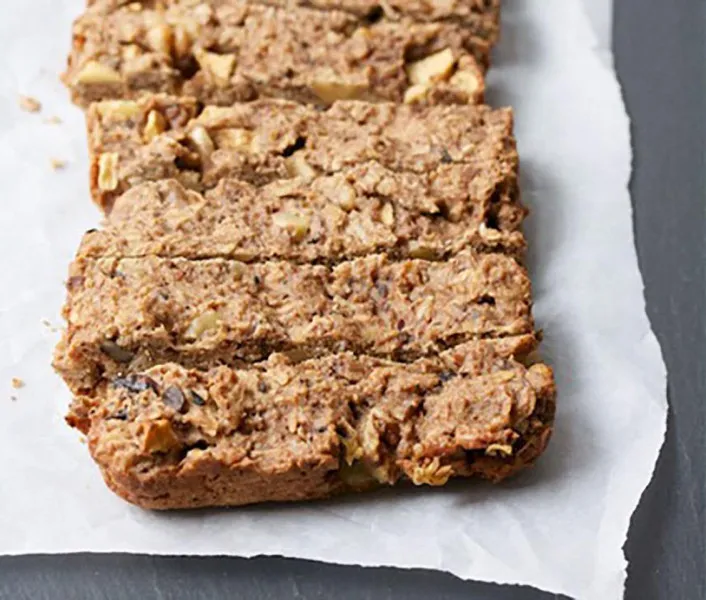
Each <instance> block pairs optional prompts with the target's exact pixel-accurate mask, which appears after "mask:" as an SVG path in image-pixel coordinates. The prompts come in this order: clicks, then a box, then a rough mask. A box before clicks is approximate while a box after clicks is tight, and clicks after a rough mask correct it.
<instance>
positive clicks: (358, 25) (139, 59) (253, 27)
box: [64, 0, 489, 106]
mask: <svg viewBox="0 0 706 600" xmlns="http://www.w3.org/2000/svg"><path fill="white" fill-rule="evenodd" d="M469 47H470V48H471V51H469V49H468V48H469ZM488 49H489V45H488V42H487V41H485V40H480V39H479V38H476V37H475V36H474V35H473V33H472V32H471V31H470V30H469V29H466V28H464V27H463V26H460V25H455V24H453V23H448V22H446V23H445V22H437V23H415V22H410V21H409V20H403V21H392V20H389V19H383V20H381V21H379V22H377V23H374V24H369V23H367V22H365V21H361V19H359V18H357V17H355V16H354V15H353V14H351V13H346V12H341V11H320V10H312V9H308V8H301V7H290V8H287V9H283V8H276V7H271V6H263V5H261V4H257V3H253V2H250V1H249V0H228V1H227V2H226V1H219V0H170V1H168V2H160V3H157V2H144V3H138V2H133V3H129V4H124V3H120V4H119V5H117V4H116V3H115V2H114V1H113V0H107V1H105V0H96V1H95V2H93V3H92V4H91V5H90V6H89V7H88V8H87V10H86V12H85V13H84V14H83V15H82V16H81V17H80V18H79V19H78V20H77V21H76V22H75V24H74V28H73V47H72V51H71V54H70V56H69V64H68V69H67V71H66V73H65V75H64V81H65V82H66V84H67V85H68V86H69V88H70V89H71V94H72V97H73V100H74V101H75V102H76V103H78V104H80V105H82V106H87V105H88V104H90V103H91V102H94V101H97V100H103V99H108V98H123V99H125V98H132V97H137V96H138V95H139V94H140V93H143V92H166V93H172V94H183V95H187V96H194V97H196V98H198V99H199V100H201V101H203V102H209V103H214V104H221V105H229V104H232V103H234V102H244V101H250V100H253V99H255V98H257V97H279V98H288V99H291V100H296V101H299V102H304V103H314V104H319V105H322V106H325V105H328V104H330V103H331V102H333V101H334V100H336V99H352V98H355V99H359V100H369V101H384V100H387V101H394V102H402V101H405V100H406V101H412V100H413V101H415V102H430V103H436V102H443V103H449V102H452V103H461V104H464V103H468V102H480V101H482V98H483V87H484V82H483V70H482V63H483V61H485V60H486V59H487V52H488ZM472 51H475V52H476V54H477V55H479V56H480V57H481V64H479V62H478V61H477V60H476V58H475V57H474V56H473V54H472ZM436 55H439V56H438V57H436V58H432V59H431V61H426V62H424V63H419V61H421V60H424V59H427V58H429V57H435V56H436ZM420 64H421V66H422V68H419V67H420ZM419 85H422V86H423V89H422V88H420V87H418V86H419ZM415 86H417V87H415ZM412 88H413V90H412V91H411V92H410V91H409V90H410V89H412Z"/></svg>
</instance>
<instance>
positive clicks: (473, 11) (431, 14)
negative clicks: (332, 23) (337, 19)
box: [259, 0, 500, 59]
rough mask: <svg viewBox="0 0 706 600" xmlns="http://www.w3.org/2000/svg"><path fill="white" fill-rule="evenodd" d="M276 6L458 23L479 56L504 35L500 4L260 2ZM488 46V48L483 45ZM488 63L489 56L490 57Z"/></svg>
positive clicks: (454, 0)
mask: <svg viewBox="0 0 706 600" xmlns="http://www.w3.org/2000/svg"><path fill="white" fill-rule="evenodd" d="M259 1H260V2H262V3H263V4H272V5H274V6H283V7H291V6H307V7H311V8H318V9H320V10H342V11H345V12H350V13H353V14H354V15H356V16H357V17H359V18H361V19H365V20H367V21H368V22H376V21H378V20H380V19H389V20H392V21H399V20H400V19H405V18H407V19H411V20H413V21H418V22H438V21H442V22H444V21H445V22H450V23H458V24H459V25H462V26H463V27H464V28H465V29H467V30H468V31H469V34H471V35H472V36H473V37H472V38H471V40H470V43H472V44H474V45H475V46H477V48H478V50H477V52H478V53H479V54H480V53H483V54H481V56H483V55H485V53H487V51H488V48H489V47H490V46H492V45H493V44H494V43H495V42H496V41H497V39H498V34H499V31H500V0H450V1H449V0H445V1H444V2H438V1H437V2H434V1H431V2H430V1H429V0H385V1H383V2H381V1H380V0H259ZM483 42H485V44H484V43H483ZM486 59H487V55H486Z"/></svg>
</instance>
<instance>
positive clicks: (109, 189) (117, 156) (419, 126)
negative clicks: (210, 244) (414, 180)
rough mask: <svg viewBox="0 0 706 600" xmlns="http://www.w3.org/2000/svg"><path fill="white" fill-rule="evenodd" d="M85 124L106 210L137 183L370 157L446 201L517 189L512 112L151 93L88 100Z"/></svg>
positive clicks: (320, 171)
mask: <svg viewBox="0 0 706 600" xmlns="http://www.w3.org/2000/svg"><path fill="white" fill-rule="evenodd" d="M87 125H88V137H89V154H90V163H91V178H90V183H91V191H92V194H93V197H94V200H95V201H96V203H97V204H98V205H99V206H100V207H101V208H102V209H103V210H104V211H105V212H109V211H110V209H111V207H112V203H113V202H114V201H115V199H116V198H117V197H119V196H120V195H121V194H122V193H124V192H125V191H127V190H128V189H130V188H131V187H134V186H135V185H137V184H138V183H141V182H145V181H159V180H161V179H167V178H173V179H177V180H178V181H180V182H181V183H182V184H183V185H184V186H185V187H188V188H191V189H194V190H196V191H199V192H204V191H206V190H209V189H212V188H213V187H215V186H216V185H217V184H218V182H219V181H220V180H221V179H223V178H225V177H229V178H237V179H242V180H244V181H248V182H249V183H252V184H253V185H257V186H259V185H264V184H266V183H269V182H272V181H275V180H278V179H287V178H292V177H302V178H305V179H311V178H313V177H315V176H316V175H333V174H336V173H337V172H339V171H340V170H341V169H343V168H346V167H360V166H361V165H363V164H364V163H368V162H371V161H374V162H377V163H379V164H380V165H381V166H382V167H384V168H386V169H388V170H390V171H392V172H395V173H407V172H413V173H417V174H418V175H420V176H425V178H426V181H427V183H426V184H425V185H434V186H435V187H436V188H437V189H438V195H445V196H449V197H450V198H453V197H455V196H457V195H458V194H459V193H464V192H465V191H466V190H464V188H463V186H464V185H467V184H468V185H472V186H475V185H481V186H484V187H488V186H498V187H504V188H506V189H508V190H514V191H513V193H514V194H515V195H517V192H516V186H517V171H518V158H517V150H516V143H515V138H514V135H513V115H512V111H511V110H510V109H499V110H493V109H491V108H489V107H487V106H456V107H452V106H430V107H423V108H422V107H417V108H413V107H410V106H405V105H395V104H389V103H367V102H356V101H345V102H337V103H335V104H334V105H333V106H332V107H330V108H329V109H327V110H325V111H317V110H315V109H314V108H312V107H307V106H303V105H300V104H296V103H292V102H287V101H277V100H260V101H255V102H251V103H240V104H235V105H233V106H228V107H216V106H206V107H205V108H201V107H199V105H198V104H197V103H196V101H195V100H193V99H188V98H176V97H173V96H167V95H163V94H157V95H148V96H145V97H143V98H140V99H138V100H135V101H132V100H127V101H125V100H118V101H106V102H99V103H96V104H93V105H92V106H91V107H90V109H89V110H88V113H87ZM462 166H464V167H465V169H464V168H462ZM470 174H472V177H471V176H470ZM471 180H472V181H471ZM451 185H453V186H455V188H456V189H451V187H450V186H451ZM376 191H379V192H380V193H382V194H384V193H385V191H386V190H385V186H384V185H381V186H378V189H377V190H376ZM499 193H502V192H499Z"/></svg>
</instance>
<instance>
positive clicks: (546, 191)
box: [0, 0, 666, 600]
mask: <svg viewBox="0 0 706 600" xmlns="http://www.w3.org/2000/svg"><path fill="white" fill-rule="evenodd" d="M83 4H84V2H83V0H26V1H25V2H14V3H11V5H9V6H7V7H6V10H4V11H3V15H2V19H0V39H2V40H3V52H2V54H0V190H1V192H2V205H1V206H0V456H1V457H2V459H1V460H0V553H4V554H20V553H44V552H47V553H53V552H77V551H95V552H109V551H123V552H143V553H159V554H228V555H239V556H252V555H256V554H273V555H286V556H293V557H302V558H309V559H319V560H324V561H330V562H337V563H347V564H359V565H393V566H398V567H425V568H430V569H441V570H445V571H450V572H452V573H455V574H456V575H458V576H459V577H463V578H469V579H470V578H473V579H480V580H486V581H496V582H505V583H521V584H527V585H532V586H536V587H538V588H542V589H545V590H550V591H552V592H558V593H564V594H567V595H569V596H573V597H576V598H580V599H594V598H597V599H601V600H609V599H616V598H619V597H621V595H622V590H623V584H624V580H625V566H626V563H625V559H624V557H623V551H622V546H623V543H624V542H625V539H626V532H627V529H628V523H629V519H630V516H631V514H632V512H633V510H634V509H635V506H636V505H637V502H638V500H639V497H640V495H641V493H642V491H643V489H644V488H645V486H646V485H647V483H648V481H649V479H650V476H651V474H652V471H653V468H654V464H655V460H656V458H657V454H658V451H659V448H660V445H661V443H662V439H663V434H664V429H665V415H666V401H665V370H664V366H663V362H662V359H661V357H660V350H659V347H658V345H657V342H656V340H655V337H654V335H653V334H652V332H651V330H650V326H649V323H648V321H647V318H646V316H645V310H644V304H643V294H642V281H641V278H640V274H639V272H638V267H637V261H636V257H635V250H634V247H633V234H632V221H631V208H630V198H629V195H628V191H627V184H628V178H629V175H630V161H631V152H630V140H629V126H628V125H629V124H628V119H627V117H626V114H625V109H624V107H623V103H622V101H621V95H620V88H619V86H618V83H617V81H616V78H615V75H614V73H613V72H612V71H611V70H610V69H609V67H608V66H607V65H608V64H609V63H606V62H605V61H604V60H603V59H602V58H601V56H600V51H599V50H598V47H599V43H598V40H597V38H596V37H595V36H594V33H593V30H592V28H591V26H590V25H589V20H588V18H587V16H586V14H585V13H584V12H583V8H582V3H581V2H580V0H516V1H514V2H513V1H509V0H507V1H506V2H505V6H506V8H505V16H504V31H503V41H502V44H501V46H500V48H499V51H498V53H497V58H496V64H497V66H496V67H495V69H494V70H493V72H492V74H491V76H490V84H491V88H492V90H493V91H492V94H491V100H492V101H493V102H494V103H496V104H501V103H502V104H512V105H513V106H515V108H516V110H517V136H518V139H519V148H520V153H521V157H522V179H523V182H522V183H523V188H524V199H525V200H526V202H527V204H528V205H529V206H530V207H531V209H532V216H531V218H530V219H529V221H528V223H527V234H528V237H529V242H530V245H531V252H530V265H531V270H532V274H533V278H534V284H535V293H536V300H537V304H536V316H537V319H538V322H539V324H540V325H541V326H542V327H543V328H544V330H545V334H546V341H545V343H544V346H543V352H544V355H545V357H546V359H547V360H548V361H549V362H550V363H551V364H552V365H553V366H554V367H555V369H556V374H557V381H558V387H559V411H558V417H557V423H556V433H555V436H554V439H553V441H552V443H551V444H550V447H549V450H548V453H547V454H546V456H545V457H544V458H543V460H541V461H540V463H539V464H538V466H537V467H536V468H535V469H534V470H533V471H532V472H530V473H528V474H526V475H524V476H521V477H519V478H518V479H516V480H514V481H512V482H509V483H508V484H507V485H500V486H491V485H486V484H482V483H473V482H459V483H457V484H454V485H452V486H450V488H449V489H439V490H429V489H426V490H411V491H401V492H400V491H395V490H390V491H386V492H385V493H378V494H371V495H367V496H366V495H362V496H358V497H351V498H344V499H340V500H336V501H330V502H324V503H312V504H303V505H299V506H283V507H253V508H247V509H241V510H230V511H213V512H197V513H188V514H183V513H182V514H154V513H150V512H144V511H141V510H139V509H136V508H134V507H131V506H128V505H127V504H125V503H124V502H122V501H121V500H119V499H118V498H116V497H114V496H113V495H112V494H111V493H110V492H109V491H108V490H107V489H106V488H105V487H104V485H103V483H102V481H101V479H100V476H99V474H98V471H97V469H96V468H95V467H94V466H93V464H92V462H91V461H90V459H89V457H88V452H87V450H86V448H85V446H84V445H82V444H81V443H80V441H79V436H78V435H76V434H75V433H74V432H72V431H70V430H69V428H68V427H66V426H65V425H64V424H63V422H62V417H63V414H64V411H65V409H66V407H67V405H68V402H69V395H68V393H67V391H66V390H65V389H64V386H63V385H62V383H61V381H60V380H59V379H58V378H57V377H56V376H55V375H54V374H53V373H52V371H51V369H50V366H49V362H50V359H51V353H52V347H53V345H54V343H55V341H56V339H57V337H58V334H57V333H56V332H52V331H51V329H50V328H48V327H47V326H46V325H45V324H43V323H42V320H43V319H48V320H49V321H50V322H51V323H52V324H55V325H56V324H58V323H59V322H60V321H59V308H60V305H61V303H62V302H63V298H64V290H63V287H62V281H63V279H64V277H65V274H66V269H67V265H68V263H69V261H70V260H71V257H72V254H73V252H74V250H75V248H76V246H77V244H78V242H79V239H80V236H81V234H82V232H83V231H84V230H85V229H87V228H89V227H92V226H95V224H96V222H97V220H98V213H97V211H96V210H95V209H94V208H93V207H92V206H91V203H90V201H89V197H88V190H87V164H86V143H85V134H84V129H83V120H82V116H81V114H80V113H79V111H78V110H77V109H75V108H73V107H71V106H70V105H69V103H68V100H67V94H66V92H65V90H64V89H63V88H62V87H61V85H60V84H59V82H58V81H57V73H58V72H59V71H60V70H61V68H62V66H63V61H64V55H65V53H66V50H67V47H68V43H69V26H70V22H71V19H72V18H73V17H74V16H75V15H76V14H77V13H78V12H79V11H80V10H81V7H82V6H83ZM604 33H605V32H604ZM18 94H31V95H33V96H36V97H37V98H38V99H40V100H41V101H42V104H43V110H42V112H41V114H39V115H37V114H27V113H24V112H22V111H20V110H19V108H18V106H17V96H18ZM53 115H57V116H60V117H61V119H62V120H63V123H62V124H60V125H51V124H46V123H45V122H44V121H43V120H44V119H45V118H47V117H50V116H53ZM52 158H57V159H62V160H66V161H68V164H67V167H66V168H65V169H64V170H61V171H56V172H55V171H53V170H52V169H51V167H50V160H51V159H52ZM13 377H18V378H21V379H22V380H24V382H25V386H24V387H22V388H21V389H14V388H13V387H12V386H11V379H12V378H13ZM13 397H14V399H13Z"/></svg>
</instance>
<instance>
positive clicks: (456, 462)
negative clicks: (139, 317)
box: [68, 336, 555, 509]
mask: <svg viewBox="0 0 706 600" xmlns="http://www.w3.org/2000/svg"><path fill="white" fill-rule="evenodd" d="M533 342H534V340H533V338H532V336H522V337H519V338H508V339H504V340H487V341H476V342H471V343H468V344H463V345H460V346H457V347H456V348H454V349H452V350H449V351H445V352H443V353H441V354H440V355H438V356H436V357H433V358H428V359H422V360H419V361H417V362H415V363H413V364H411V365H410V364H399V363H395V362H391V361H385V360H380V359H375V358H370V357H365V356H363V357H361V356H356V355H353V354H350V353H338V354H334V355H329V356H325V357H322V358H317V359H311V360H307V361H303V362H298V363H295V362H292V361H290V360H289V359H287V358H286V357H283V356H279V355H273V356H271V357H270V359H269V360H268V361H267V362H266V363H263V364H256V365H252V366H250V367H248V368H244V369H238V370H234V369H232V368H230V367H227V366H219V367H215V368H213V369H210V370H207V371H201V370H189V369H186V368H184V367H182V366H179V365H176V364H164V365H160V366H157V367H154V368H151V369H148V370H146V371H144V372H140V373H134V374H132V375H130V376H127V377H118V378H115V379H113V380H112V381H110V382H106V383H105V384H104V388H103V391H102V393H101V395H100V398H96V397H95V396H92V397H79V398H77V399H76V401H75V402H74V404H73V406H72V410H71V413H70V414H69V417H68V419H69V422H71V423H72V424H73V425H74V426H76V427H78V428H79V429H81V431H83V432H84V433H86V434H87V437H88V444H89V448H90V451H91V454H92V456H93V457H94V459H95V460H96V462H97V463H98V465H99V466H100V468H101V471H102V473H103V476H104V478H105V480H106V483H107V484H108V485H109V486H110V487H111V488H112V489H113V490H114V491H115V492H116V493H117V494H119V495H120V496H122V497H123V498H125V499H126V500H128V501H130V502H132V503H135V504H138V505H140V506H143V507H147V508H155V509H165V508H169V509H172V508H194V507H205V506H224V505H240V504H249V503H254V502H264V501H283V500H303V499H311V498H320V497H326V496H331V495H333V494H337V493H340V492H343V491H351V490H352V491H361V490H365V489H369V488H372V487H376V486H380V485H392V484H395V483H397V482H400V481H411V482H413V483H414V484H417V485H432V486H438V485H444V484H445V483H446V482H447V481H448V480H449V479H450V478H451V477H456V476H480V477H485V478H488V479H491V480H495V481H498V480H501V479H504V478H505V477H507V476H509V475H511V474H512V473H514V472H516V471H518V470H520V469H522V468H524V467H526V466H527V465H529V464H532V463H533V462H534V460H535V459H536V458H537V456H539V455H540V454H541V452H542V451H543V450H544V448H545V446H546V444H547V441H548V439H549V437H550V435H551V430H552V421H553V415H554V402H555V390H554V383H553V377H552V373H551V371H550V369H549V368H548V367H546V366H545V365H541V364H539V365H533V366H529V367H527V366H524V365H523V364H522V363H521V362H519V361H518V360H516V359H515V357H516V356H523V355H525V354H526V353H527V352H528V351H529V350H530V349H531V347H532V346H533V345H534V344H533Z"/></svg>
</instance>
